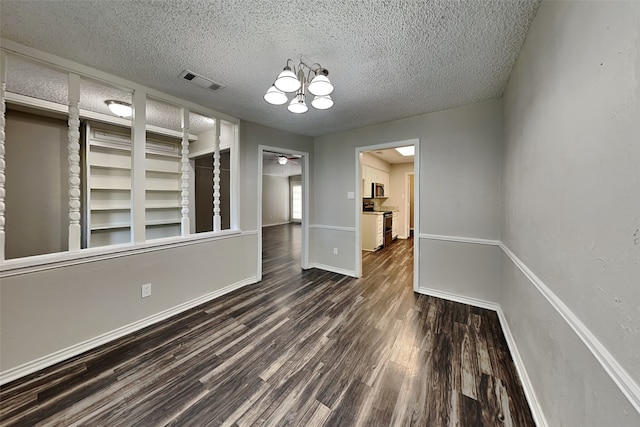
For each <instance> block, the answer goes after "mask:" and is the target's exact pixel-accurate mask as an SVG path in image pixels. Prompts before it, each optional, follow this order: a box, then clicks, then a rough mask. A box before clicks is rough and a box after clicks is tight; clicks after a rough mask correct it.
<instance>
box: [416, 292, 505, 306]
mask: <svg viewBox="0 0 640 427" xmlns="http://www.w3.org/2000/svg"><path fill="white" fill-rule="evenodd" d="M418 293H419V294H424V295H430V296H432V297H436V298H442V299H446V300H449V301H454V302H460V303H462V304H467V305H472V306H474V307H480V308H486V309H487V310H493V311H498V310H499V309H500V305H498V303H497V302H491V301H486V300H483V299H479V298H472V297H466V296H463V295H458V294H453V293H451V292H445V291H440V290H438V289H433V288H425V287H420V288H418Z"/></svg>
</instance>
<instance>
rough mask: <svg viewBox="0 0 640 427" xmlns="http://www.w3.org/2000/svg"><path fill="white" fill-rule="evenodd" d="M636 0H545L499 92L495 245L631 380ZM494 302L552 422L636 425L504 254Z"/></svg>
mask: <svg viewBox="0 0 640 427" xmlns="http://www.w3.org/2000/svg"><path fill="white" fill-rule="evenodd" d="M639 23H640V4H639V3H637V2H543V4H542V6H541V7H540V9H539V11H538V14H537V17H536V18H535V20H534V22H533V25H532V26H531V28H530V31H529V34H528V36H527V40H526V43H525V45H524V47H523V49H522V51H521V53H520V56H519V58H518V61H517V63H516V66H515V68H514V70H513V73H512V75H511V79H510V82H509V85H508V87H507V90H506V93H505V96H504V137H505V143H506V148H505V155H504V175H503V179H502V183H503V191H504V210H503V221H502V240H503V242H504V243H505V244H506V245H507V246H508V247H509V248H510V249H511V250H512V251H513V252H514V253H515V254H516V256H517V257H518V258H519V259H520V260H521V261H522V262H523V263H524V264H525V265H526V266H527V267H528V268H529V269H530V270H532V271H533V273H535V275H537V276H538V277H539V278H540V279H541V281H542V282H544V284H545V285H546V286H547V287H548V288H549V289H550V290H551V291H552V292H553V293H554V294H555V296H556V297H557V298H559V299H560V300H561V302H562V303H564V304H565V305H566V306H567V307H568V308H569V310H571V312H573V314H574V315H575V316H577V318H578V319H579V321H580V322H581V323H582V324H583V325H584V326H585V327H586V328H587V329H588V331H590V332H591V333H592V334H593V335H595V337H596V338H597V339H598V340H599V341H600V342H601V343H602V344H603V345H604V347H605V348H606V350H607V351H608V352H609V353H610V355H612V356H613V357H614V358H615V360H617V362H618V363H619V364H620V365H621V366H622V368H623V369H625V370H626V371H627V373H628V374H629V375H630V376H631V378H633V380H635V382H636V384H637V383H640V351H639V349H640V286H639V284H640V232H639V231H638V230H639V229H640V180H639V179H638V177H640V107H639V105H640V85H639V76H640V52H639V50H640V48H639V46H640V39H639V36H638V26H639ZM501 305H502V307H503V310H504V312H505V314H506V316H507V318H508V321H509V324H510V327H511V329H512V332H513V334H514V336H515V339H516V342H517V344H518V348H519V350H520V353H521V354H522V358H523V360H524V362H525V365H526V366H527V369H528V371H529V375H530V376H531V378H532V381H533V383H534V386H535V389H536V393H537V396H538V399H539V400H540V401H541V402H542V407H543V410H544V412H545V415H546V417H547V420H548V422H549V425H581V426H601V425H616V426H623V425H629V426H631V425H635V426H637V425H640V414H638V412H636V411H635V410H634V409H633V408H632V407H631V406H630V404H629V402H628V401H627V400H626V398H625V397H624V396H623V395H622V394H621V393H620V391H619V390H618V389H617V388H616V387H614V386H612V382H611V379H610V378H609V377H608V375H606V373H605V372H604V370H603V368H602V367H601V366H600V365H599V363H597V361H596V360H595V359H594V357H593V355H592V354H591V353H590V352H589V351H588V350H587V348H586V346H585V345H584V344H583V342H582V341H580V340H579V339H578V338H577V336H576V335H575V333H574V332H573V331H572V330H571V329H570V328H569V325H568V324H567V323H566V321H565V320H564V319H562V318H561V317H560V316H559V314H558V312H557V311H556V310H555V309H554V308H553V307H552V306H551V305H550V304H549V302H548V301H547V300H546V299H545V298H543V297H542V296H541V295H540V292H538V291H537V290H536V288H535V287H534V285H533V284H532V282H531V281H529V280H528V279H526V278H525V277H524V275H523V274H522V273H521V271H520V270H518V269H517V268H516V267H515V266H514V264H513V263H512V262H511V260H510V259H509V258H507V257H503V259H502V298H501Z"/></svg>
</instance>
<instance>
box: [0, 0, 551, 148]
mask: <svg viewBox="0 0 640 427" xmlns="http://www.w3.org/2000/svg"><path fill="white" fill-rule="evenodd" d="M539 4H540V0H511V1H489V0H477V1H463V2H458V1H450V0H432V1H429V0H426V1H417V0H416V1H376V0H372V1H362V2H353V1H346V2H345V1H343V0H339V1H337V0H336V1H333V0H328V1H324V2H317V1H307V0H304V1H303V0H290V1H279V0H278V1H276V0H263V1H254V0H252V1H249V0H233V1H231V0H229V1H226V0H218V1H195V0H184V1H180V0H171V1H135V2H134V1H123V2H116V1H85V0H82V1H77V0H73V1H69V0H60V1H6V0H3V1H2V6H1V7H2V14H1V18H0V23H1V25H2V37H3V38H7V39H10V40H13V41H15V42H18V43H21V44H24V45H27V46H30V47H33V48H36V49H39V50H42V51H45V52H49V53H52V54H54V55H58V56H61V57H63V58H67V59H70V60H73V61H76V62H79V63H82V64H85V65H88V66H90V67H94V68H97V69H99V70H102V71H106V72H108V73H111V74H114V75H117V76H120V77H123V78H126V79H129V80H131V81H134V82H137V83H141V84H144V85H147V86H150V87H154V88H156V89H158V90H160V91H163V92H165V93H168V94H171V95H174V96H177V97H180V98H184V99H188V100H190V101H193V102H195V103H198V104H201V105H203V106H206V107H209V108H212V109H215V110H218V111H221V112H224V113H227V114H229V115H231V116H234V117H238V118H240V119H243V120H248V121H252V122H256V123H259V124H263V125H266V126H271V127H275V128H278V129H283V130H287V131H291V132H296V133H300V134H304V135H310V136H317V135H324V134H329V133H333V132H338V131H342V130H346V129H352V128H358V127H362V126H367V125H371V124H375V123H381V122H385V121H390V120H396V119H400V118H404V117H409V116H414V115H418V114H423V113H427V112H431V111H436V110H442V109H446V108H451V107H455V106H459V105H464V104H469V103H472V102H476V101H481V100H485V99H490V98H494V97H498V96H501V95H502V93H503V91H504V88H505V85H506V82H507V79H508V76H509V73H510V71H511V68H512V66H513V63H514V61H515V59H516V57H517V55H518V52H519V50H520V47H521V45H522V43H523V41H524V39H525V36H526V34H527V30H528V27H529V24H530V22H531V20H532V19H533V17H534V16H535V13H536V11H537V9H538V6H539ZM300 55H302V57H303V58H304V59H305V61H306V62H309V63H312V62H319V63H320V64H322V66H323V67H326V68H327V69H328V70H329V72H330V74H329V78H330V79H331V82H332V83H333V84H334V86H335V88H336V89H335V92H334V93H333V94H332V95H331V96H332V98H333V99H334V101H335V105H334V107H333V108H332V109H330V110H324V111H319V110H315V109H313V108H311V109H310V111H309V112H307V113H305V114H302V115H293V114H291V113H289V112H288V111H287V109H286V106H280V107H275V106H272V105H269V104H267V103H266V102H265V101H264V100H263V99H262V96H263V95H264V93H265V92H266V90H267V89H268V88H269V87H270V86H271V84H272V83H273V80H274V79H275V77H276V75H277V74H278V72H279V71H281V70H282V67H283V66H284V65H285V61H286V60H287V58H291V59H294V60H297V59H298V58H299V56H300ZM185 68H188V69H190V70H193V71H194V72H197V73H199V74H201V75H203V76H206V77H208V78H211V79H213V80H215V81H216V82H220V83H221V84H223V85H225V89H224V90H221V91H219V92H212V91H210V90H204V89H201V88H198V87H196V86H194V85H192V84H190V83H188V82H186V81H184V80H183V79H180V78H179V77H178V76H179V74H180V72H181V71H182V70H184V69H185Z"/></svg>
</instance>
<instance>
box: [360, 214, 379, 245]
mask: <svg viewBox="0 0 640 427" xmlns="http://www.w3.org/2000/svg"><path fill="white" fill-rule="evenodd" d="M383 217H384V214H383V213H382V212H363V213H362V220H361V221H360V230H361V235H362V236H361V237H362V250H364V251H369V252H373V251H375V250H377V249H378V248H380V247H382V245H383V243H384V218H383Z"/></svg>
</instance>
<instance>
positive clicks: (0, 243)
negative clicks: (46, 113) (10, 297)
mask: <svg viewBox="0 0 640 427" xmlns="http://www.w3.org/2000/svg"><path fill="white" fill-rule="evenodd" d="M6 80H7V55H6V54H5V53H4V52H0V263H2V262H3V261H4V241H5V238H4V223H5V220H4V213H5V204H4V198H5V194H6V193H5V187H4V184H5V179H6V178H5V167H6V164H5V160H4V138H5V119H4V112H5V100H4V98H5V93H6V90H7V83H6Z"/></svg>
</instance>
